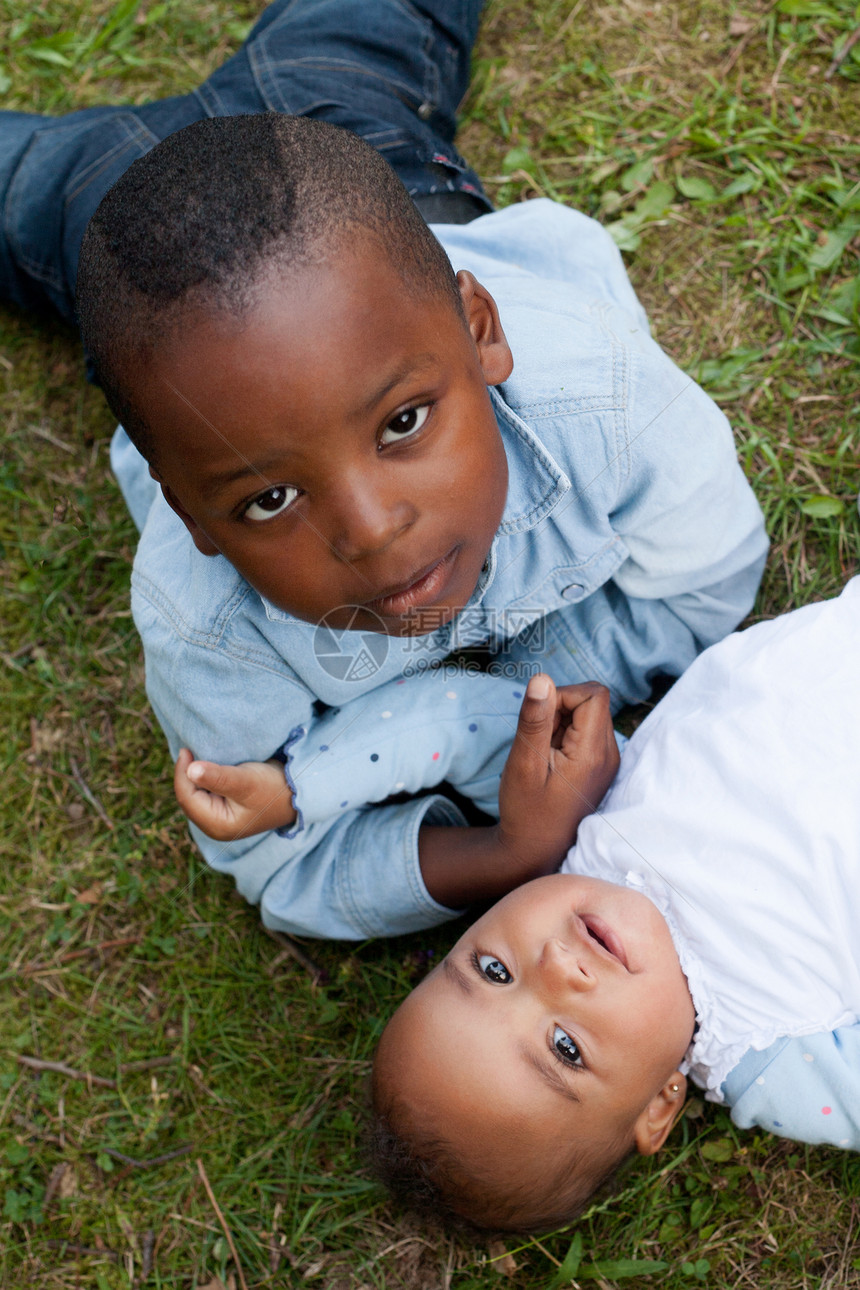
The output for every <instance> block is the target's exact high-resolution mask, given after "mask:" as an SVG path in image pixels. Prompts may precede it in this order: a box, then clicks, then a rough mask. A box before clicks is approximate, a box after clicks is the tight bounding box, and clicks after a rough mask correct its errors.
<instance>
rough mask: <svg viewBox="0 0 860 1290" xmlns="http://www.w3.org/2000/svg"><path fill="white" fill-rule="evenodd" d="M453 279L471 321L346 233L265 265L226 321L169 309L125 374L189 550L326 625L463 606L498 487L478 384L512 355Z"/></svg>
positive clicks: (496, 514) (498, 458)
mask: <svg viewBox="0 0 860 1290" xmlns="http://www.w3.org/2000/svg"><path fill="white" fill-rule="evenodd" d="M460 282H461V294H462V295H463V299H464V303H465V306H466V316H467V320H468V324H469V327H468V329H467V328H466V326H464V323H463V320H462V318H460V317H458V315H457V313H456V311H455V309H454V308H453V307H452V305H451V304H450V303H449V302H448V301H447V300H446V299H445V298H443V297H442V296H437V295H433V296H430V295H427V296H419V295H418V294H417V293H416V292H414V291H410V290H409V288H408V287H407V286H406V285H405V284H404V281H403V280H402V279H401V278H400V277H399V276H398V274H397V272H396V271H395V269H394V268H393V267H392V266H391V265H390V264H389V262H388V260H387V259H386V258H385V256H384V255H383V254H382V252H381V251H380V250H379V249H378V247H375V246H374V245H373V244H371V243H370V242H369V241H367V242H361V241H358V242H357V243H356V244H353V245H352V246H350V247H348V248H344V249H343V250H342V252H341V253H340V254H339V255H337V256H332V257H331V262H327V263H324V264H322V265H319V266H314V267H311V268H307V269H302V270H299V271H296V272H293V273H290V274H289V275H287V276H283V275H277V274H275V273H274V271H272V272H270V274H269V275H268V277H267V278H266V280H265V281H264V283H263V285H262V287H261V289H260V291H259V295H258V298H257V300H256V303H255V305H254V307H253V309H252V310H251V312H250V313H249V314H248V315H247V316H246V317H245V318H244V319H243V320H241V321H239V320H237V319H235V318H232V317H230V316H227V315H219V314H214V313H202V312H197V313H195V314H191V315H188V316H186V317H184V318H183V319H182V320H181V331H180V332H179V334H178V336H177V337H176V338H175V339H174V340H173V341H172V342H171V343H170V344H169V345H165V346H163V347H162V348H160V349H157V350H156V352H155V354H154V356H153V357H152V358H151V359H150V361H149V362H148V363H147V364H146V365H144V364H142V363H138V364H136V366H135V367H133V368H131V369H129V370H127V373H126V375H127V379H129V380H130V381H131V383H132V387H133V389H134V391H135V395H136V399H137V402H138V404H139V406H140V407H141V410H142V412H143V414H144V416H145V417H146V419H147V421H148V423H149V425H150V426H151V427H152V430H153V433H154V436H155V441H156V458H157V462H156V464H157V472H158V473H157V475H156V478H158V479H160V481H161V483H162V486H163V488H164V491H165V495H166V497H167V499H168V501H169V502H170V503H171V505H173V507H174V509H175V510H177V512H178V513H179V514H180V515H181V517H182V519H183V520H184V522H185V523H186V525H187V526H188V528H189V530H190V532H191V534H192V536H193V538H194V541H195V543H196V545H197V546H198V548H199V549H200V550H201V551H203V552H204V553H205V554H207V555H215V554H218V553H221V554H223V555H224V556H226V558H227V559H228V560H229V561H230V563H231V564H232V565H234V567H235V568H236V569H237V570H238V571H239V572H240V573H241V574H242V575H243V576H244V577H245V578H246V579H247V580H248V582H250V583H251V585H252V586H253V587H255V588H256V589H257V590H258V591H259V592H260V593H261V594H262V595H264V596H265V597H266V598H267V599H268V600H270V601H272V602H273V603H274V604H275V605H277V606H278V607H279V608H281V609H283V610H286V611H287V612H288V613H291V614H294V615H296V616H297V617H299V618H302V619H305V620H306V621H308V622H317V621H318V620H319V619H321V618H322V617H323V616H325V615H328V618H327V621H328V623H329V624H330V625H331V626H334V627H347V626H349V627H352V628H354V629H362V630H371V631H374V630H375V631H380V630H384V631H385V632H386V633H388V634H390V635H412V634H420V633H421V632H426V631H430V630H433V629H434V628H436V627H439V626H441V625H442V624H443V623H444V622H446V621H447V620H448V619H450V618H451V617H452V616H453V615H454V614H455V613H456V612H457V611H458V610H459V609H460V608H461V607H462V606H463V605H464V604H465V603H466V602H467V601H468V599H469V597H470V596H471V594H472V592H473V590H474V588H475V585H476V583H477V580H478V577H479V575H480V572H481V568H482V565H483V563H484V561H485V559H486V557H487V553H488V551H489V548H490V544H491V542H492V539H493V536H494V534H495V532H496V529H497V527H498V525H499V521H500V519H501V516H502V511H503V509H504V504H505V497H506V492H507V463H506V459H505V454H504V448H503V446H502V442H501V438H500V435H499V431H498V427H497V424H496V420H495V416H494V414H493V411H492V405H491V403H490V399H489V394H488V391H487V385H488V384H496V383H498V382H499V381H502V380H504V379H506V377H507V376H508V375H509V374H510V370H511V366H512V361H511V358H510V350H509V349H508V346H507V343H506V342H505V339H504V335H503V334H502V332H501V328H500V326H499V323H498V316H497V313H496V310H495V306H494V304H493V303H492V300H491V299H490V298H489V297H488V296H487V294H486V292H484V290H483V288H481V287H480V286H479V285H478V284H477V283H476V282H475V280H474V279H473V278H471V276H470V275H468V274H464V275H461V277H460ZM355 606H357V607H358V612H355V609H354V608H353V607H355ZM380 622H381V625H380Z"/></svg>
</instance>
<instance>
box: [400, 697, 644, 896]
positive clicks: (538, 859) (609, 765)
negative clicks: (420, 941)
mask: <svg viewBox="0 0 860 1290" xmlns="http://www.w3.org/2000/svg"><path fill="white" fill-rule="evenodd" d="M618 762H619V755H618V745H617V743H616V740H615V732H614V730H613V728H612V717H611V713H610V707H609V691H608V690H607V689H605V687H604V686H601V685H598V684H596V683H594V682H588V683H586V684H584V685H568V686H563V687H561V688H560V689H558V690H556V688H555V686H554V685H553V683H552V681H551V680H550V678H549V677H548V676H544V675H540V676H535V677H532V679H531V680H530V682H529V684H528V688H527V690H526V694H525V697H524V699H523V703H522V707H521V709H520V715H519V720H518V723H517V730H516V736H515V738H514V741H513V745H512V747H511V751H510V754H509V755H508V759H507V762H506V764H505V769H504V771H503V773H502V780H501V788H500V791H499V823H498V824H497V825H493V826H490V827H488V828H471V829H464V828H459V829H458V828H453V829H452V828H438V827H433V826H429V825H425V827H424V828H422V830H421V833H420V837H419V854H420V859H421V873H422V876H423V878H424V882H425V884H426V886H427V889H428V891H429V892H430V895H431V896H432V897H433V898H434V900H437V901H438V902H439V903H440V904H442V905H448V906H449V907H452V908H461V907H463V906H465V905H469V904H472V903H473V902H475V901H477V900H495V899H497V898H498V897H500V896H503V895H505V894H506V893H507V892H508V891H511V890H513V888H514V887H517V886H519V885H520V884H521V883H523V882H528V881H529V880H530V879H532V878H539V877H541V876H542V875H543V874H547V873H552V872H553V870H555V869H557V868H558V865H559V863H560V862H561V859H562V857H563V856H564V854H565V853H566V851H567V849H568V848H569V847H570V845H571V844H572V842H573V841H574V840H575V838H576V831H577V828H578V827H579V824H580V822H581V821H582V820H583V819H584V818H585V816H586V815H590V814H591V813H592V812H593V811H595V810H596V809H597V806H598V804H599V803H600V800H601V798H602V797H603V795H604V793H605V792H606V790H607V788H608V787H609V785H610V784H611V782H612V780H613V778H614V777H615V773H616V771H617V770H618Z"/></svg>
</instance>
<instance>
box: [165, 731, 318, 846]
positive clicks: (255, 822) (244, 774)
mask: <svg viewBox="0 0 860 1290" xmlns="http://www.w3.org/2000/svg"><path fill="white" fill-rule="evenodd" d="M173 787H174V791H175V793H176V800H177V801H178V802H179V805H180V806H181V807H182V809H183V811H184V812H185V814H186V815H187V817H188V819H189V820H190V821H191V823H192V824H196V825H197V827H198V828H199V829H202V830H203V832H204V833H205V834H206V836H207V837H210V838H213V839H214V840H215V841H216V842H233V841H235V840H236V839H237V838H250V837H252V836H253V835H254V834H255V833H267V832H269V831H270V830H271V829H283V828H288V827H289V826H290V825H291V824H293V823H295V819H296V812H295V810H294V809H293V798H292V793H291V792H290V789H289V786H288V785H287V782H286V778H285V776H284V768H283V765H282V764H281V763H280V762H278V761H246V762H242V763H241V764H240V765H239V766H222V765H220V764H219V763H218V762H212V761H196V760H195V759H194V757H193V755H192V754H191V752H190V751H189V750H188V749H187V748H183V749H182V750H181V752H180V754H179V756H178V758H177V760H176V769H175V771H174V775H173Z"/></svg>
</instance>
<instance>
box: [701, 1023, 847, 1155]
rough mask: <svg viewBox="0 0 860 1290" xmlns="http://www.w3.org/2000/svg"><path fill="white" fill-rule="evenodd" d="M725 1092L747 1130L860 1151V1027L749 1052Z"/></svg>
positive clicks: (736, 1117)
mask: <svg viewBox="0 0 860 1290" xmlns="http://www.w3.org/2000/svg"><path fill="white" fill-rule="evenodd" d="M723 1093H724V1095H725V1098H726V1101H727V1102H728V1103H729V1105H730V1106H731V1114H732V1119H733V1120H734V1122H735V1124H737V1125H739V1126H740V1127H741V1128H742V1129H751V1128H753V1127H754V1126H758V1127H760V1128H762V1129H768V1130H769V1131H770V1132H771V1133H777V1134H779V1135H780V1136H781V1137H784V1138H793V1139H795V1141H798V1142H811V1143H828V1144H830V1145H831V1146H834V1147H847V1148H849V1149H850V1150H852V1151H860V1024H856V1023H855V1024H854V1025H853V1026H840V1027H839V1028H838V1029H837V1030H832V1031H831V1030H826V1031H821V1032H819V1033H818V1034H813V1035H801V1036H800V1037H799V1038H794V1039H780V1040H777V1042H776V1043H774V1044H771V1046H770V1048H768V1049H766V1050H765V1051H764V1052H759V1053H757V1052H752V1051H751V1052H748V1053H747V1054H746V1056H745V1057H744V1058H743V1059H742V1061H741V1062H740V1064H739V1065H738V1066H736V1067H735V1069H734V1070H733V1071H732V1072H731V1073H730V1074H729V1077H728V1079H727V1080H726V1082H725V1084H724V1085H723Z"/></svg>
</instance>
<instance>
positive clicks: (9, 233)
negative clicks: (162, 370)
mask: <svg viewBox="0 0 860 1290" xmlns="http://www.w3.org/2000/svg"><path fill="white" fill-rule="evenodd" d="M481 4H482V0H275V3H274V4H271V5H269V7H268V8H267V9H266V10H265V12H264V13H263V15H262V17H261V18H260V19H259V21H258V22H257V24H256V26H255V27H254V28H253V30H252V31H251V33H250V35H249V37H248V39H247V41H246V42H245V44H244V45H243V46H242V48H241V49H240V50H239V52H238V53H237V54H235V55H234V56H233V57H232V58H230V59H229V60H228V61H227V62H226V63H225V64H224V66H223V67H221V68H219V69H218V71H217V72H215V73H214V74H213V75H212V76H210V77H209V79H208V80H207V81H205V82H204V83H203V85H201V86H200V88H199V89H197V90H195V91H194V92H193V93H192V94H184V95H180V96H178V97H174V98H168V99H161V100H159V101H157V102H154V103H147V104H144V105H143V106H142V107H135V108H131V107H128V108H125V107H95V108H85V109H84V110H83V111H80V112H72V113H70V114H69V115H68V116H64V117H59V118H57V117H48V116H40V115H38V114H33V113H27V112H2V113H0V298H2V299H5V300H11V301H13V302H14V303H16V304H19V305H23V306H25V307H28V308H40V307H44V306H45V305H46V304H48V305H50V306H52V307H53V308H55V309H57V310H59V312H60V313H61V314H62V315H63V317H64V318H66V319H69V320H73V319H74V303H75V291H74V288H75V278H76V275H77V265H78V255H79V252H80V246H81V239H82V238H83V234H84V229H85V228H86V226H87V223H88V221H89V219H90V216H91V215H92V214H93V212H94V211H95V209H96V207H97V206H98V204H99V202H100V201H101V199H102V197H103V196H104V194H105V193H106V192H107V190H108V189H109V188H110V187H111V185H112V184H113V183H114V182H115V181H116V180H117V179H118V178H119V176H120V175H121V174H122V173H123V171H124V170H125V169H126V168H127V167H128V166H130V165H131V163H132V162H133V161H135V160H136V159H137V158H138V157H140V156H142V155H143V154H144V153H145V152H147V151H148V150H149V149H150V148H151V147H153V145H154V144H156V143H157V142H158V141H159V140H160V139H163V138H164V137H165V136H166V135H168V134H172V133H173V132H174V131H175V130H180V129H181V128H182V127H183V126H186V125H190V124H191V122H193V121H198V120H201V119H202V118H204V117H207V116H234V115H238V114H241V113H254V112H267V111H272V112H287V113H290V114H291V115H297V116H312V117H318V118H320V119H321V120H325V121H330V122H332V123H333V124H335V125H340V126H345V127H346V128H347V129H350V130H353V131H355V133H356V134H360V135H362V136H363V137H364V138H365V139H367V141H368V142H369V143H371V144H373V146H374V147H375V148H377V149H378V150H379V151H380V152H381V153H382V154H383V156H384V157H386V159H387V160H388V161H389V162H390V163H391V165H392V166H393V167H394V169H395V171H396V172H397V174H398V175H399V177H400V179H401V180H402V181H403V183H404V184H405V185H406V188H407V189H408V191H409V192H410V193H411V194H412V195H413V197H414V198H415V200H416V204H417V205H418V207H419V209H420V210H421V211H422V213H423V214H424V215H425V218H427V219H431V218H437V219H445V218H448V219H450V220H451V222H465V221H466V219H468V218H472V217H473V216H474V215H478V214H482V213H483V212H484V211H486V210H489V209H491V207H490V203H489V201H488V200H487V198H486V196H485V194H484V192H483V189H482V187H481V183H480V180H479V179H478V177H477V175H476V174H474V172H473V171H471V170H470V169H469V168H468V167H467V166H466V164H465V162H464V161H463V160H462V158H461V157H460V156H459V155H458V154H457V152H456V151H455V149H454V147H453V138H454V130H455V127H456V117H455V114H456V110H457V106H458V104H459V102H460V100H461V98H462V97H463V95H464V93H465V91H466V87H467V85H468V77H469V58H470V54H471V49H472V44H473V42H474V39H475V35H476V32H477V27H478V18H479V15H480V10H481ZM447 194H451V195H453V194H459V195H460V196H459V197H458V198H456V199H455V198H454V197H451V198H446V196H445V195H447ZM446 201H447V202H448V203H449V204H448V205H447V206H446ZM464 211H465V214H464V213H463V212H464ZM446 212H451V213H446Z"/></svg>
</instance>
